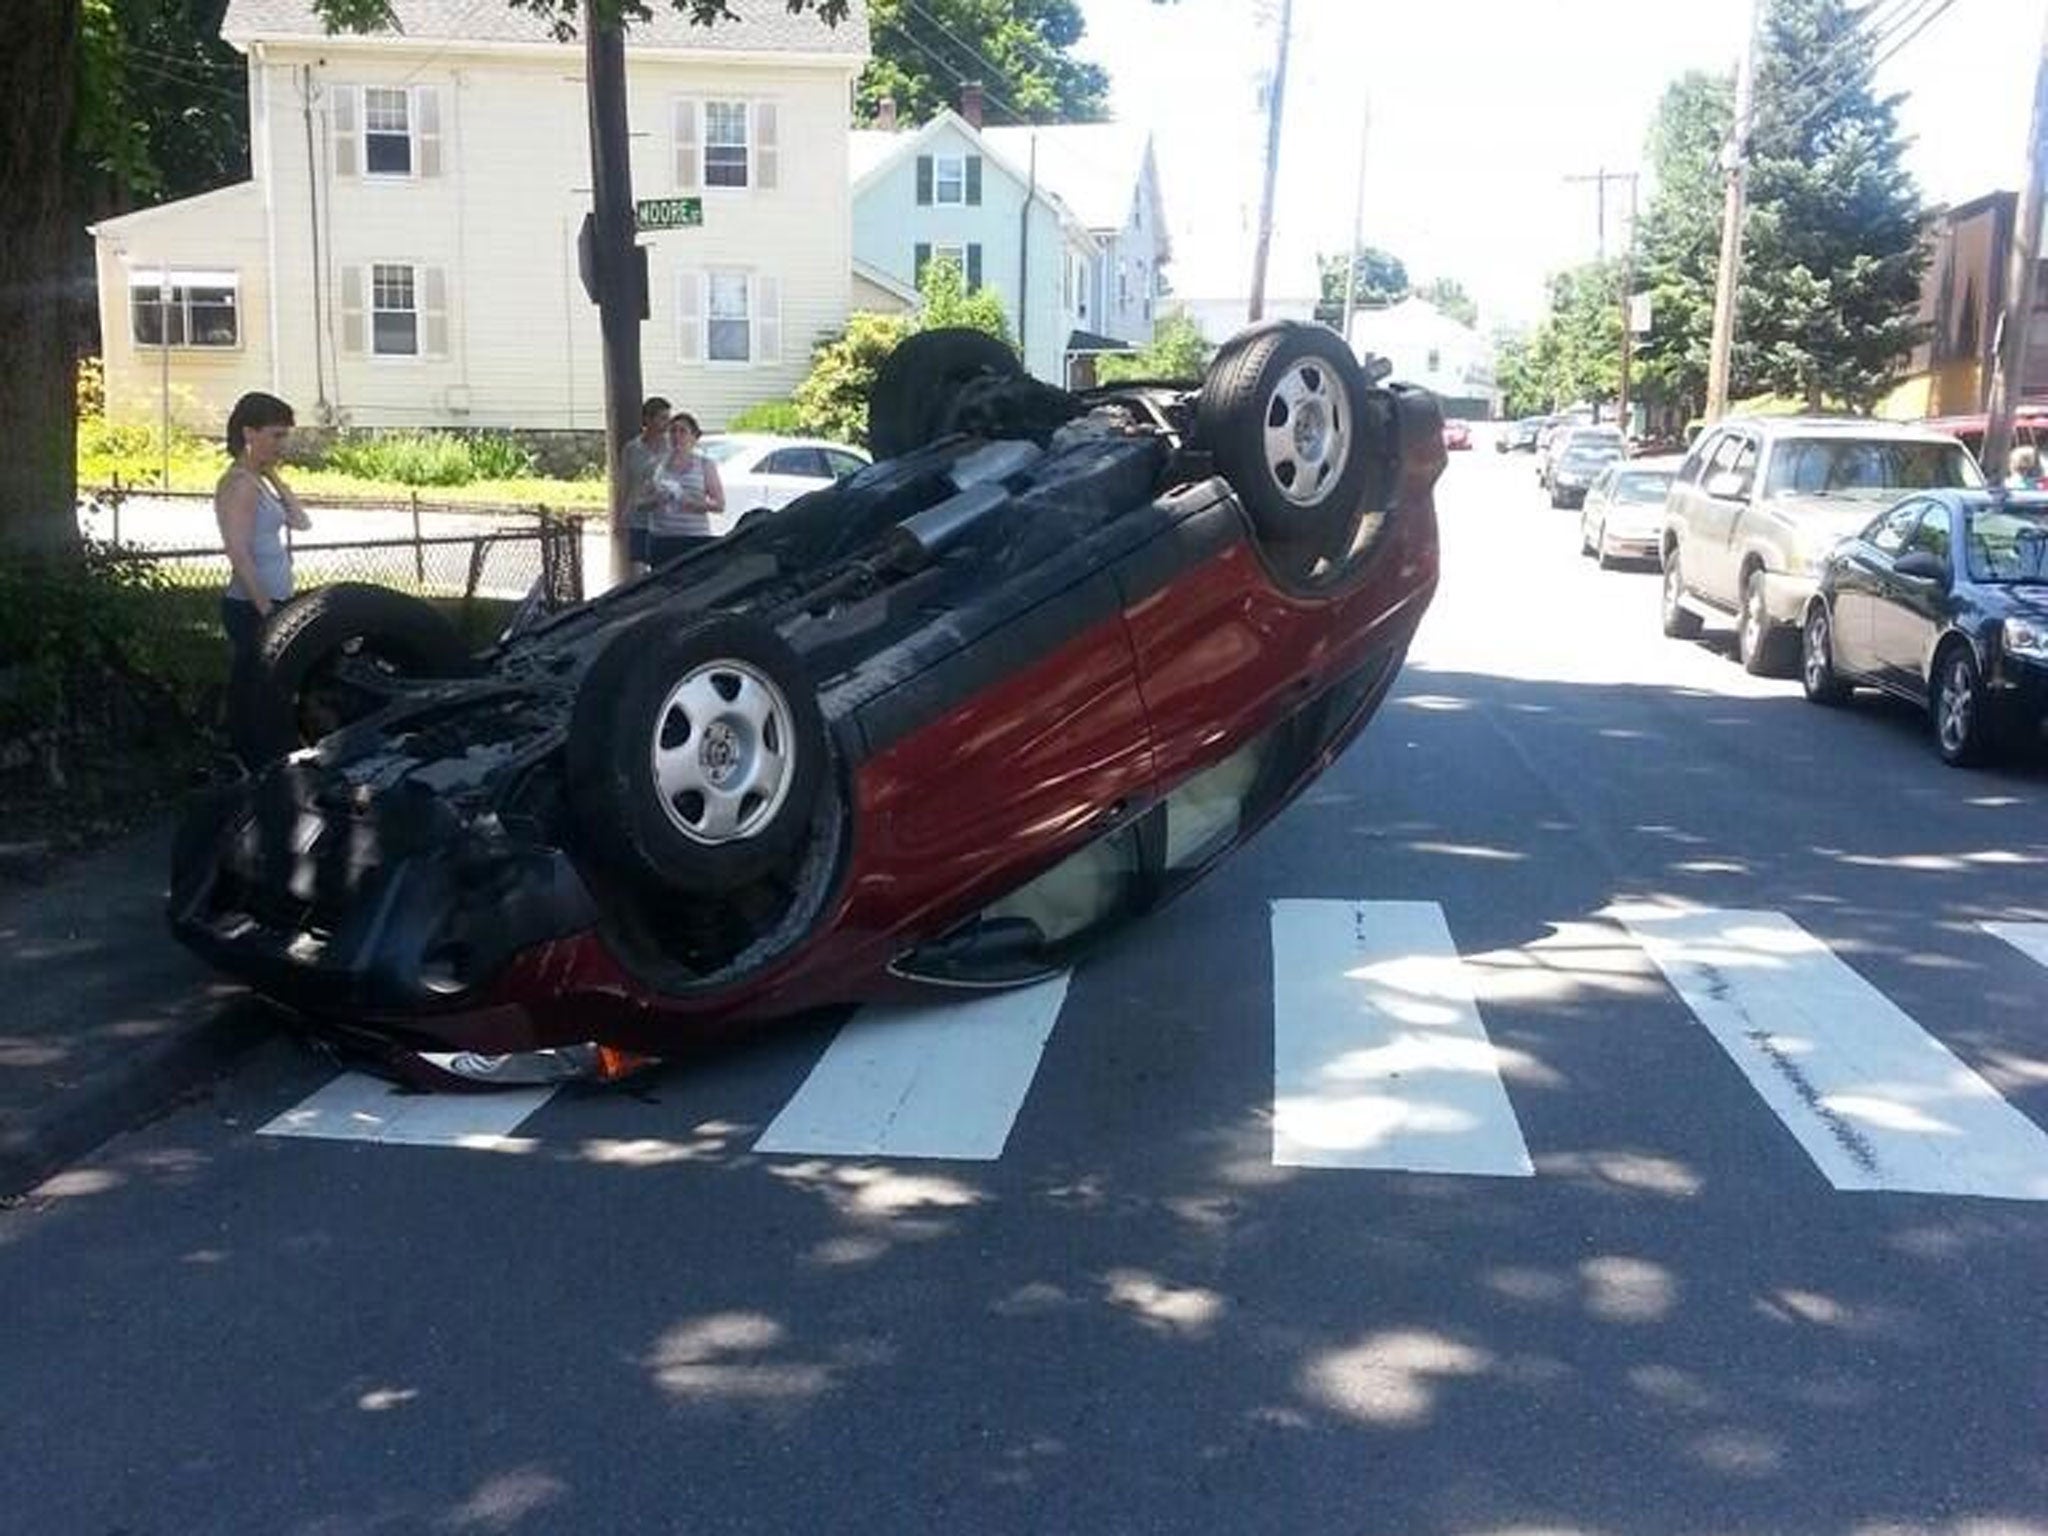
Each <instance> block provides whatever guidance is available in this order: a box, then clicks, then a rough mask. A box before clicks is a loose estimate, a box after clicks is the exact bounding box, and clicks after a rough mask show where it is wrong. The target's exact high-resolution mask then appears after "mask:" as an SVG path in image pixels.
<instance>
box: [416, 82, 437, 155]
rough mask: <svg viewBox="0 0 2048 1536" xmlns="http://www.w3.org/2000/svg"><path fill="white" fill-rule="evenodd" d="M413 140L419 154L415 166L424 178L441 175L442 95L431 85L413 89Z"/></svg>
mask: <svg viewBox="0 0 2048 1536" xmlns="http://www.w3.org/2000/svg"><path fill="white" fill-rule="evenodd" d="M412 122H413V129H412V132H413V138H414V140H415V142H416V145H417V147H418V150H419V153H418V155H417V156H416V158H415V164H416V165H417V166H418V168H419V173H420V175H422V176H438V175H440V174H441V93H440V92H439V91H437V90H435V89H434V87H432V86H431V85H420V86H414V87H413V93H412Z"/></svg>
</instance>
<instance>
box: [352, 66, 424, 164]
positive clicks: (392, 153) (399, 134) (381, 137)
mask: <svg viewBox="0 0 2048 1536" xmlns="http://www.w3.org/2000/svg"><path fill="white" fill-rule="evenodd" d="M411 106H412V99H411V96H410V94H409V93H408V92H407V91H406V90H405V89H404V88H403V87H391V86H380V85H368V86H364V87H363V169H364V171H366V172H367V173H368V174H369V175H372V176H410V175H411V174H412V111H411Z"/></svg>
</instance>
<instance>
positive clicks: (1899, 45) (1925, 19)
mask: <svg viewBox="0 0 2048 1536" xmlns="http://www.w3.org/2000/svg"><path fill="white" fill-rule="evenodd" d="M1955 3H1956V0H1939V3H1938V4H1936V5H1935V7H1934V9H1933V10H1932V11H1931V12H1929V13H1928V14H1926V15H1925V16H1922V17H1921V18H1920V19H1919V21H1918V22H1916V23H1914V24H1913V26H1912V28H1911V30H1910V31H1907V32H1906V33H1905V35H1904V36H1902V37H1899V38H1898V40H1897V41H1896V42H1894V43H1893V44H1892V45H1891V47H1890V48H1888V49H1886V50H1885V51H1884V52H1883V53H1880V54H1879V55H1878V56H1877V57H1876V58H1874V59H1872V60H1871V61H1870V72H1871V74H1872V75H1873V76H1874V75H1875V74H1876V73H1877V71H1878V70H1879V69H1881V68H1883V67H1884V65H1885V64H1886V63H1887V62H1889V61H1890V60H1891V59H1892V58H1893V57H1895V56H1896V55H1897V54H1898V53H1899V52H1900V51H1901V50H1902V49H1904V48H1905V47H1906V46H1907V45H1908V44H1910V43H1911V42H1912V41H1913V39H1914V38H1916V37H1918V36H1919V35H1920V34H1921V33H1922V32H1925V31H1926V30H1927V29H1928V28H1929V27H1931V26H1933V25H1934V23H1935V22H1937V21H1939V20H1941V18H1942V17H1943V16H1945V15H1947V14H1948V12H1949V11H1950V10H1952V9H1953V8H1954V6H1955ZM1894 35H1895V36H1896V35H1897V34H1894ZM1857 83H1858V82H1856V81H1854V80H1851V81H1850V82H1849V83H1848V84H1846V85H1844V86H1843V87H1842V88H1841V89H1840V90H1839V91H1836V92H1834V93H1833V94H1832V95H1829V96H1827V97H1825V98H1823V99H1822V100H1820V101H1818V102H1815V103H1814V105H1813V106H1812V107H1810V108H1808V109H1807V111H1805V112H1804V113H1802V114H1801V115H1800V116H1799V118H1798V119H1797V120H1796V121H1795V122H1794V123H1793V124H1792V126H1791V128H1790V129H1789V130H1788V132H1790V133H1799V132H1801V131H1802V130H1803V129H1805V128H1806V127H1807V126H1808V125H1809V124H1810V123H1812V122H1813V121H1814V119H1815V118H1817V117H1819V116H1820V115H1821V114H1822V113H1824V112H1826V111H1827V110H1828V108H1830V107H1832V106H1834V105H1835V104H1836V103H1838V102H1839V101H1841V99H1842V98H1843V97H1844V96H1847V95H1848V94H1849V92H1850V91H1852V90H1854V89H1855V88H1856V85H1857Z"/></svg>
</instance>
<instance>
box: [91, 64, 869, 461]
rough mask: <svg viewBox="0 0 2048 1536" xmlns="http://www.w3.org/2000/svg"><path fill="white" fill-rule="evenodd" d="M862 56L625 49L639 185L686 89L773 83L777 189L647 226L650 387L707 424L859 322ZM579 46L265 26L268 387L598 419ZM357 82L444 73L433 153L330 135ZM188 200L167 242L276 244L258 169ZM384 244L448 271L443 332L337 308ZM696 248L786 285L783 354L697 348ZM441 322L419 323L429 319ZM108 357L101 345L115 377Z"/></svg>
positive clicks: (450, 408) (364, 414)
mask: <svg viewBox="0 0 2048 1536" xmlns="http://www.w3.org/2000/svg"><path fill="white" fill-rule="evenodd" d="M858 62H859V61H858V60H847V61H845V62H844V63H839V62H833V63H830V64H825V65H819V66H813V65H808V64H780V63H778V64H762V63H758V62H745V61H740V60H727V59H718V60H712V61H710V62H709V63H698V62H696V61H694V60H660V59H654V60H633V61H631V62H630V63H629V68H630V69H631V71H632V73H631V76H630V78H629V82H628V90H629V106H628V112H629V117H630V121H631V124H632V128H633V131H634V133H635V135H636V137H635V138H634V140H633V151H632V153H633V180H634V193H635V196H636V197H639V198H649V197H666V196H669V195H672V194H673V192H674V190H675V169H674V164H675V162H674V154H673V150H674V143H673V129H672V124H673V122H674V103H675V101H676V100H677V99H678V98H679V97H683V96H698V97H707V96H716V97H718V98H721V99H732V98H738V99H744V100H748V101H751V102H757V103H772V104H773V115H774V119H775V129H776V141H777V153H776V167H775V169H776V177H775V181H776V185H775V187H774V189H773V190H772V191H771V190H766V189H757V190H750V191H747V192H738V193H735V192H725V191H720V190H718V189H711V190H709V191H707V192H706V193H705V194H704V196H705V221H704V227H703V228H701V229H694V230H677V231H670V232H661V233H651V234H647V235H643V236H642V237H641V239H642V242H643V243H644V244H646V245H647V246H648V247H649V286H650V290H651V292H650V303H651V314H650V317H649V320H648V323H647V324H646V325H645V326H643V327H642V332H641V355H642V373H643V377H644V380H645V385H646V388H647V390H648V391H649V392H650V393H660V394H665V395H668V396H669V397H670V398H672V399H674V400H676V401H677V402H678V403H679V404H684V405H686V407H687V408H688V409H690V410H692V411H694V412H695V413H696V414H697V415H698V416H699V417H700V419H702V420H703V421H704V422H705V424H706V425H707V427H710V426H717V425H721V424H723V422H724V421H725V420H726V419H727V417H728V416H730V415H731V414H732V413H733V412H735V411H737V410H739V409H741V408H743V407H744V406H746V405H749V404H752V403H754V402H755V401H758V400H763V399H768V398H771V397H775V396H782V395H787V394H788V393H789V392H790V390H791V389H792V388H793V387H794V386H795V385H796V383H797V382H798V381H799V380H800V379H801V378H802V377H803V375H804V374H805V372H807V371H808V367H809V355H810V350H811V346H812V344H813V342H814V341H815V340H816V339H817V338H818V337H819V336H820V335H823V334H826V333H829V332H831V331H834V330H837V329H838V328H840V327H841V326H842V325H843V324H844V322H845V317H846V313H847V309H848V301H849V288H850V264H851V256H852V253H851V239H850V233H849V223H850V211H849V206H848V204H849V194H848V188H847V181H846V118H847V88H848V71H849V70H850V69H852V68H854V67H857V65H858ZM580 68H581V58H580V55H579V54H578V53H576V52H575V51H574V50H568V49H564V50H561V51H559V52H557V51H555V50H538V49H536V50H532V51H531V52H521V53H518V54H508V53H504V52H492V53H475V54H469V53H465V52H464V51H462V50H460V49H451V48H445V47H444V48H436V49H431V50H422V49H413V48H406V47H395V46H391V45H388V44H381V43H378V42H374V41H370V42H349V41H347V40H343V39H334V40H330V42H329V43H328V44H327V45H325V46H323V47H322V48H321V49H320V50H319V51H318V52H314V51H310V50H298V51H295V50H292V49H290V48H282V47H273V48H270V49H259V50H257V51H256V52H255V53H254V54H253V55H252V59H251V65H250V75H251V81H252V139H253V140H254V158H255V159H256V162H257V166H258V174H259V176H260V175H262V174H263V171H264V169H265V163H266V159H267V158H272V159H274V163H270V164H269V165H268V170H269V172H270V180H269V184H268V191H269V193H270V197H271V209H270V224H271V226H272V227H274V231H275V236H274V238H275V260H276V271H277V273H278V278H277V305H276V308H277V318H276V323H277V331H278V368H277V380H276V387H277V388H278V391H279V393H281V394H283V395H284V396H285V398H286V399H288V400H290V401H292V403H293V404H294V405H296V406H297V407H298V408H299V411H300V415H301V419H303V420H308V421H311V420H315V419H317V418H318V416H319V414H320V411H319V407H320V405H321V404H322V403H323V402H324V403H325V405H326V406H327V407H328V409H329V410H330V411H331V412H334V413H338V414H339V415H340V416H341V417H342V418H344V419H346V420H347V421H349V422H351V423H353V424H355V425H359V426H397V425H443V426H445V425H474V426H526V427H548V428H567V427H580V428H595V427H598V426H601V425H602V423H603V403H602V392H601V389H602V386H601V380H600V356H599V344H598V329H597V315H596V310H595V308H594V307H593V306H592V305H591V304H590V302H589V301H588V299H587V298H586V297H585V296H584V293H583V289H582V285H581V283H580V281H579V279H578V276H577V268H576V246H575V240H576V232H577V230H578V228H579V226H580V224H581V222H582V218H583V214H584V212H585V211H586V210H587V209H588V207H589V202H590V198H589V192H588V188H589V186H590V163H589V148H588V141H587V137H586V108H585V104H584V94H583V85H582V81H581V79H580ZM363 86H384V87H400V86H402V87H405V88H406V89H407V90H408V92H409V93H410V99H411V101H412V102H413V104H414V105H413V113H414V120H415V122H416V123H417V122H418V120H419V113H420V109H421V107H422V106H423V105H425V103H426V100H427V98H426V97H425V96H423V95H422V93H432V95H431V100H432V103H433V106H434V108H435V112H434V116H435V123H434V126H435V127H436V128H437V130H438V132H437V134H436V135H435V137H436V139H437V141H438V142H437V144H436V146H435V148H436V150H437V152H438V153H437V156H436V157H435V158H438V169H439V174H438V175H428V174H417V175H413V176H408V177H403V178H375V177H369V176H365V175H364V174H362V172H363V170H364V165H363V157H362V154H361V152H360V149H361V146H360V144H359V143H358V144H357V146H356V153H354V154H344V155H342V156H340V157H337V153H336V147H335V146H336V138H337V132H336V129H337V124H338V123H347V122H349V121H351V120H352V121H353V122H354V123H355V124H356V126H357V131H358V132H360V127H361V123H362V119H363V114H362V110H361V107H362V102H361V99H360V97H359V96H357V97H350V96H348V95H346V94H345V92H346V91H347V90H348V89H350V88H355V89H359V88H361V87H363ZM309 114H310V118H311V125H312V130H313V140H314V142H313V146H312V150H311V152H310V153H309V152H308V148H307V143H306V131H307V117H308V115H309ZM425 147H426V146H425V145H424V144H416V146H415V154H414V166H415V170H416V171H424V170H429V169H432V168H433V167H432V164H431V160H430V158H429V157H428V156H427V155H426V154H424V153H422V151H423V150H424V149H425ZM266 149H267V151H268V154H266ZM351 173H352V174H351ZM184 206H185V205H174V206H173V207H171V208H167V209H164V210H161V211H159V212H155V213H152V214H149V215H145V216H143V218H144V219H146V220H149V221H152V222H151V223H150V226H149V227H150V228H151V229H152V231H155V232H157V233H155V234H154V235H153V238H157V239H159V240H160V241H164V242H165V243H169V242H168V232H169V231H171V230H173V229H175V230H179V231H188V226H189V235H190V238H191V239H192V240H194V241H197V242H198V246H197V247H194V259H195V260H198V261H202V262H206V263H219V264H226V262H227V260H228V256H227V254H226V252H225V247H226V246H228V245H232V246H233V247H234V250H235V252H236V254H237V255H238V257H239V258H241V260H242V261H243V262H245V263H246V265H247V266H248V267H250V268H260V267H261V265H262V261H263V257H264V254H265V250H266V245H267V243H268V237H267V232H266V220H265V207H264V201H263V197H262V195H261V191H259V190H258V189H256V188H252V189H251V192H250V194H249V196H248V197H247V198H246V199H243V200H239V201H236V202H235V203H234V204H233V206H232V207H231V208H230V207H225V206H223V207H218V208H214V209H208V210H204V211H202V212H195V213H194V214H192V215H191V216H187V215H186V214H184V213H183V212H182V211H181V210H182V209H183V208H184ZM122 222H123V223H124V224H130V225H134V224H139V222H140V221H138V220H131V221H122ZM128 238H129V239H130V240H131V241H132V240H134V239H137V238H139V235H135V234H129V235H128ZM180 238H181V239H184V238H186V236H185V235H184V234H181V235H180ZM316 242H317V244H316ZM104 244H105V241H104V240H103V245H104ZM172 254H173V259H183V258H182V257H179V256H178V254H177V253H176V252H173V253H172ZM384 262H390V263H405V264H409V265H413V266H416V267H417V268H418V269H419V270H420V275H421V278H422V293H421V296H422V298H424V297H425V292H424V280H425V279H426V278H427V276H428V274H429V273H438V274H440V275H441V279H442V282H443V285H444V287H445V302H446V314H445V350H444V351H443V352H442V354H441V355H438V356H423V357H404V358H396V357H378V356H373V355H370V354H369V353H367V352H366V351H350V350H348V348H347V343H348V342H349V341H350V340H351V339H352V337H351V336H350V334H349V332H350V331H351V330H353V329H354V327H352V326H350V325H348V324H347V323H346V321H345V317H344V315H343V313H342V303H343V298H344V296H345V294H346V292H347V291H348V290H349V288H350V287H351V286H352V284H353V283H357V282H359V283H360V285H361V286H362V288H363V289H364V290H367V287H368V281H369V278H368V268H369V267H371V266H372V265H373V264H376V263H384ZM105 264H106V263H105V259H104V258H103V262H102V266H103V273H102V304H103V306H105V305H107V304H108V303H109V296H108V285H107V279H106V275H105V272H104V267H105ZM684 266H690V267H720V268H733V269H742V270H746V271H748V272H750V273H752V274H754V276H755V278H756V283H757V287H759V288H772V289H774V290H776V291H778V292H779V295H780V314H781V337H780V348H779V352H780V362H779V363H775V364H772V365H769V364H760V365H747V366H731V365H723V366H720V365H704V364H694V365H687V366H686V365H685V364H683V363H682V362H681V361H680V360H679V356H678V345H677V313H676V306H677V292H678V287H679V283H678V278H677V272H678V270H679V269H680V268H682V267H684ZM351 271H353V272H355V273H356V274H358V276H357V278H355V279H351V277H350V273H351ZM245 281H247V280H246V279H245ZM245 291H247V292H248V293H249V295H250V298H249V300H248V302H247V305H246V306H245V307H246V308H247V309H248V311H249V313H248V316H247V318H246V319H245V322H244V334H245V338H246V343H245V349H244V350H245V353H246V352H247V351H248V349H249V347H250V346H252V345H253V344H254V343H256V342H257V341H259V340H260V339H262V338H263V336H264V334H265V331H267V325H268V316H267V313H266V312H265V310H264V309H259V308H257V305H258V303H262V304H264V305H266V306H267V301H268V295H267V293H262V292H261V284H260V283H257V284H256V285H255V286H254V287H253V288H250V289H248V290H245ZM259 294H260V298H259ZM122 302H123V303H125V295H123V296H122ZM259 319H260V322H261V325H262V327H263V328H264V329H262V330H259V328H258V324H257V322H258V321H259ZM110 329H111V328H110ZM436 329H437V330H439V329H441V328H439V327H437V328H436ZM427 330H428V327H427V326H426V325H425V323H424V322H423V324H422V327H421V331H422V338H423V339H424V338H425V335H426V332H427ZM365 335H367V329H365ZM436 339H440V338H439V337H438V336H437V338H436ZM175 361H176V359H174V362H175ZM209 361H210V360H209ZM250 361H251V359H250V358H249V357H247V356H245V357H244V359H243V364H244V366H243V368H242V370H241V372H240V373H239V374H238V375H237V376H236V379H235V383H236V385H237V386H238V387H263V388H268V387H271V376H270V367H269V359H268V354H267V352H265V353H262V354H260V355H259V356H257V357H256V358H255V359H254V361H255V362H257V363H258V364H260V367H259V368H256V369H251V368H250V367H249V366H247V365H248V364H249V363H250ZM194 366H195V369H196V368H197V367H198V366H199V365H194ZM118 367H119V369H120V370H122V371H120V372H119V374H118V377H119V379H120V381H121V383H120V389H121V391H122V394H123V398H124V399H127V398H131V397H132V398H140V396H139V394H137V393H136V392H137V390H138V389H139V388H140V386H139V382H138V381H137V380H136V379H135V378H134V377H132V375H133V373H134V370H133V369H132V368H131V367H130V364H129V361H128V360H127V359H120V360H118ZM116 369H117V359H116V358H115V357H114V356H113V353H112V350H111V348H110V353H109V376H110V385H111V384H112V383H113V381H114V379H115V378H116V376H117V373H116ZM221 371H222V370H220V369H218V368H215V369H214V372H216V373H218V372H221ZM196 377H197V375H196V374H195V378H196ZM195 387H196V385H195ZM174 393H175V391H174ZM213 393H214V394H218V390H214V391H213ZM223 414H224V413H223Z"/></svg>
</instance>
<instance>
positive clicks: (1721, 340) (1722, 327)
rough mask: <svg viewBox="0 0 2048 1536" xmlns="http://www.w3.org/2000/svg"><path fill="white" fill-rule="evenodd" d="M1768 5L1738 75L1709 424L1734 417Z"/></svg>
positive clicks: (1758, 6) (1756, 0) (1727, 153)
mask: <svg viewBox="0 0 2048 1536" xmlns="http://www.w3.org/2000/svg"><path fill="white" fill-rule="evenodd" d="M1762 9H1763V0H1753V3H1752V5H1751V8H1750V15H1749V35H1748V36H1747V37H1746V38H1745V39H1744V40H1743V44H1742V63H1741V65H1740V67H1739V68H1738V69H1737V70H1736V72H1735V118H1734V126H1733V128H1731V129H1730V130H1729V134H1728V143H1727V146H1726V147H1725V148H1724V149H1723V150H1722V152H1721V173H1722V176H1723V178H1724V179H1725V187H1724V191H1723V195H1722V203H1721V261H1720V265H1719V266H1717V267H1716V268H1715V269H1714V339H1713V343H1712V350H1711V351H1710V352H1709V353H1708V355H1707V420H1708V421H1719V420H1720V419H1721V418H1722V417H1723V416H1725V415H1727V414H1728V371H1729V367H1728V365H1729V357H1730V354H1731V353H1732V352H1733V351H1734V350H1735V296H1736V291H1737V289H1738V287H1739V286H1740V284H1741V281H1742V216H1743V212H1744V209H1743V199H1744V197H1745V196H1746V195H1747V192H1748V188H1749V136H1750V132H1751V130H1752V128H1753V127H1754V125H1753V124H1752V123H1751V121H1750V119H1751V118H1752V117H1753V116H1755V113H1754V111H1753V109H1752V107H1751V98H1752V97H1753V96H1754V95H1755V93H1756V34H1757V25H1758V22H1759V20H1760V13H1761V12H1762Z"/></svg>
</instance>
